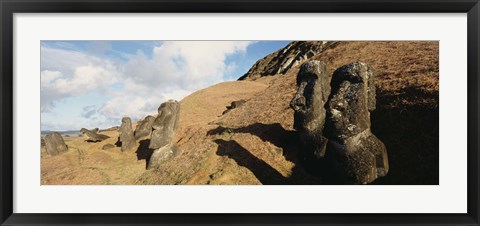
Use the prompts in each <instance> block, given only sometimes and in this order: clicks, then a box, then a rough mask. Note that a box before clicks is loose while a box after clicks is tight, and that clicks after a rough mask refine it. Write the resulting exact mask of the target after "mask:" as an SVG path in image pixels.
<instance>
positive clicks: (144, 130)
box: [135, 115, 155, 140]
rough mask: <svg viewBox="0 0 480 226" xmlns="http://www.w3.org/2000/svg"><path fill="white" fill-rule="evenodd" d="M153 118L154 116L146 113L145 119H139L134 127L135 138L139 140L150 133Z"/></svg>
mask: <svg viewBox="0 0 480 226" xmlns="http://www.w3.org/2000/svg"><path fill="white" fill-rule="evenodd" d="M154 120H155V117H153V116H151V115H148V116H147V117H145V119H143V120H142V121H139V122H138V123H137V127H136V128H135V139H137V140H139V139H141V138H144V137H149V136H150V133H152V124H153V121H154Z"/></svg>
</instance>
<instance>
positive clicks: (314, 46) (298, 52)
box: [238, 41, 335, 80]
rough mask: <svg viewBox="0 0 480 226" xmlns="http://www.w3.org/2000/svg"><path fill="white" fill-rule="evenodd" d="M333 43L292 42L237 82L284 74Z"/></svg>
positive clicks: (261, 61) (256, 65) (253, 67)
mask: <svg viewBox="0 0 480 226" xmlns="http://www.w3.org/2000/svg"><path fill="white" fill-rule="evenodd" d="M334 43H335V42H333V41H294V42H291V43H290V44H288V45H287V46H286V47H284V48H282V49H280V50H278V51H276V52H274V53H272V54H270V55H268V56H266V57H264V58H263V59H261V60H259V61H257V62H256V63H255V64H254V65H253V66H252V67H251V68H250V70H248V72H247V73H246V74H244V75H243V76H242V77H240V78H239V79H238V80H255V79H257V78H260V77H263V76H272V75H276V74H286V73H287V72H289V71H290V69H292V68H294V67H295V66H297V65H300V64H302V63H304V62H305V61H306V60H308V59H311V58H312V57H313V56H315V55H317V54H319V53H321V52H323V51H324V50H325V49H327V48H329V47H330V46H332V45H333V44H334Z"/></svg>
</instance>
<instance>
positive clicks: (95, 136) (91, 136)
mask: <svg viewBox="0 0 480 226" xmlns="http://www.w3.org/2000/svg"><path fill="white" fill-rule="evenodd" d="M80 132H82V133H83V134H84V135H86V136H87V137H88V139H87V141H90V142H100V141H103V140H106V139H108V138H110V137H109V136H107V135H105V134H99V133H97V132H98V128H95V129H93V130H88V129H85V128H82V129H80Z"/></svg>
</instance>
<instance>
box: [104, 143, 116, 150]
mask: <svg viewBox="0 0 480 226" xmlns="http://www.w3.org/2000/svg"><path fill="white" fill-rule="evenodd" d="M114 147H115V145H113V144H105V145H103V147H102V150H108V149H112V148H114Z"/></svg>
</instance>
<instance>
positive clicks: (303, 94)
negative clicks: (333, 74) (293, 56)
mask: <svg viewBox="0 0 480 226" xmlns="http://www.w3.org/2000/svg"><path fill="white" fill-rule="evenodd" d="M297 87H298V89H297V93H296V94H295V96H294V98H293V99H292V101H291V102H290V107H291V108H292V109H293V110H294V111H295V113H294V118H295V119H294V128H295V129H296V130H298V131H311V132H313V131H321V130H322V129H323V125H324V121H325V108H324V105H325V103H326V102H327V100H328V96H329V94H330V76H328V75H327V67H326V65H325V64H324V63H322V62H320V61H317V60H315V61H308V62H306V63H304V64H303V65H302V66H301V67H300V71H299V73H298V75H297Z"/></svg>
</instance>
